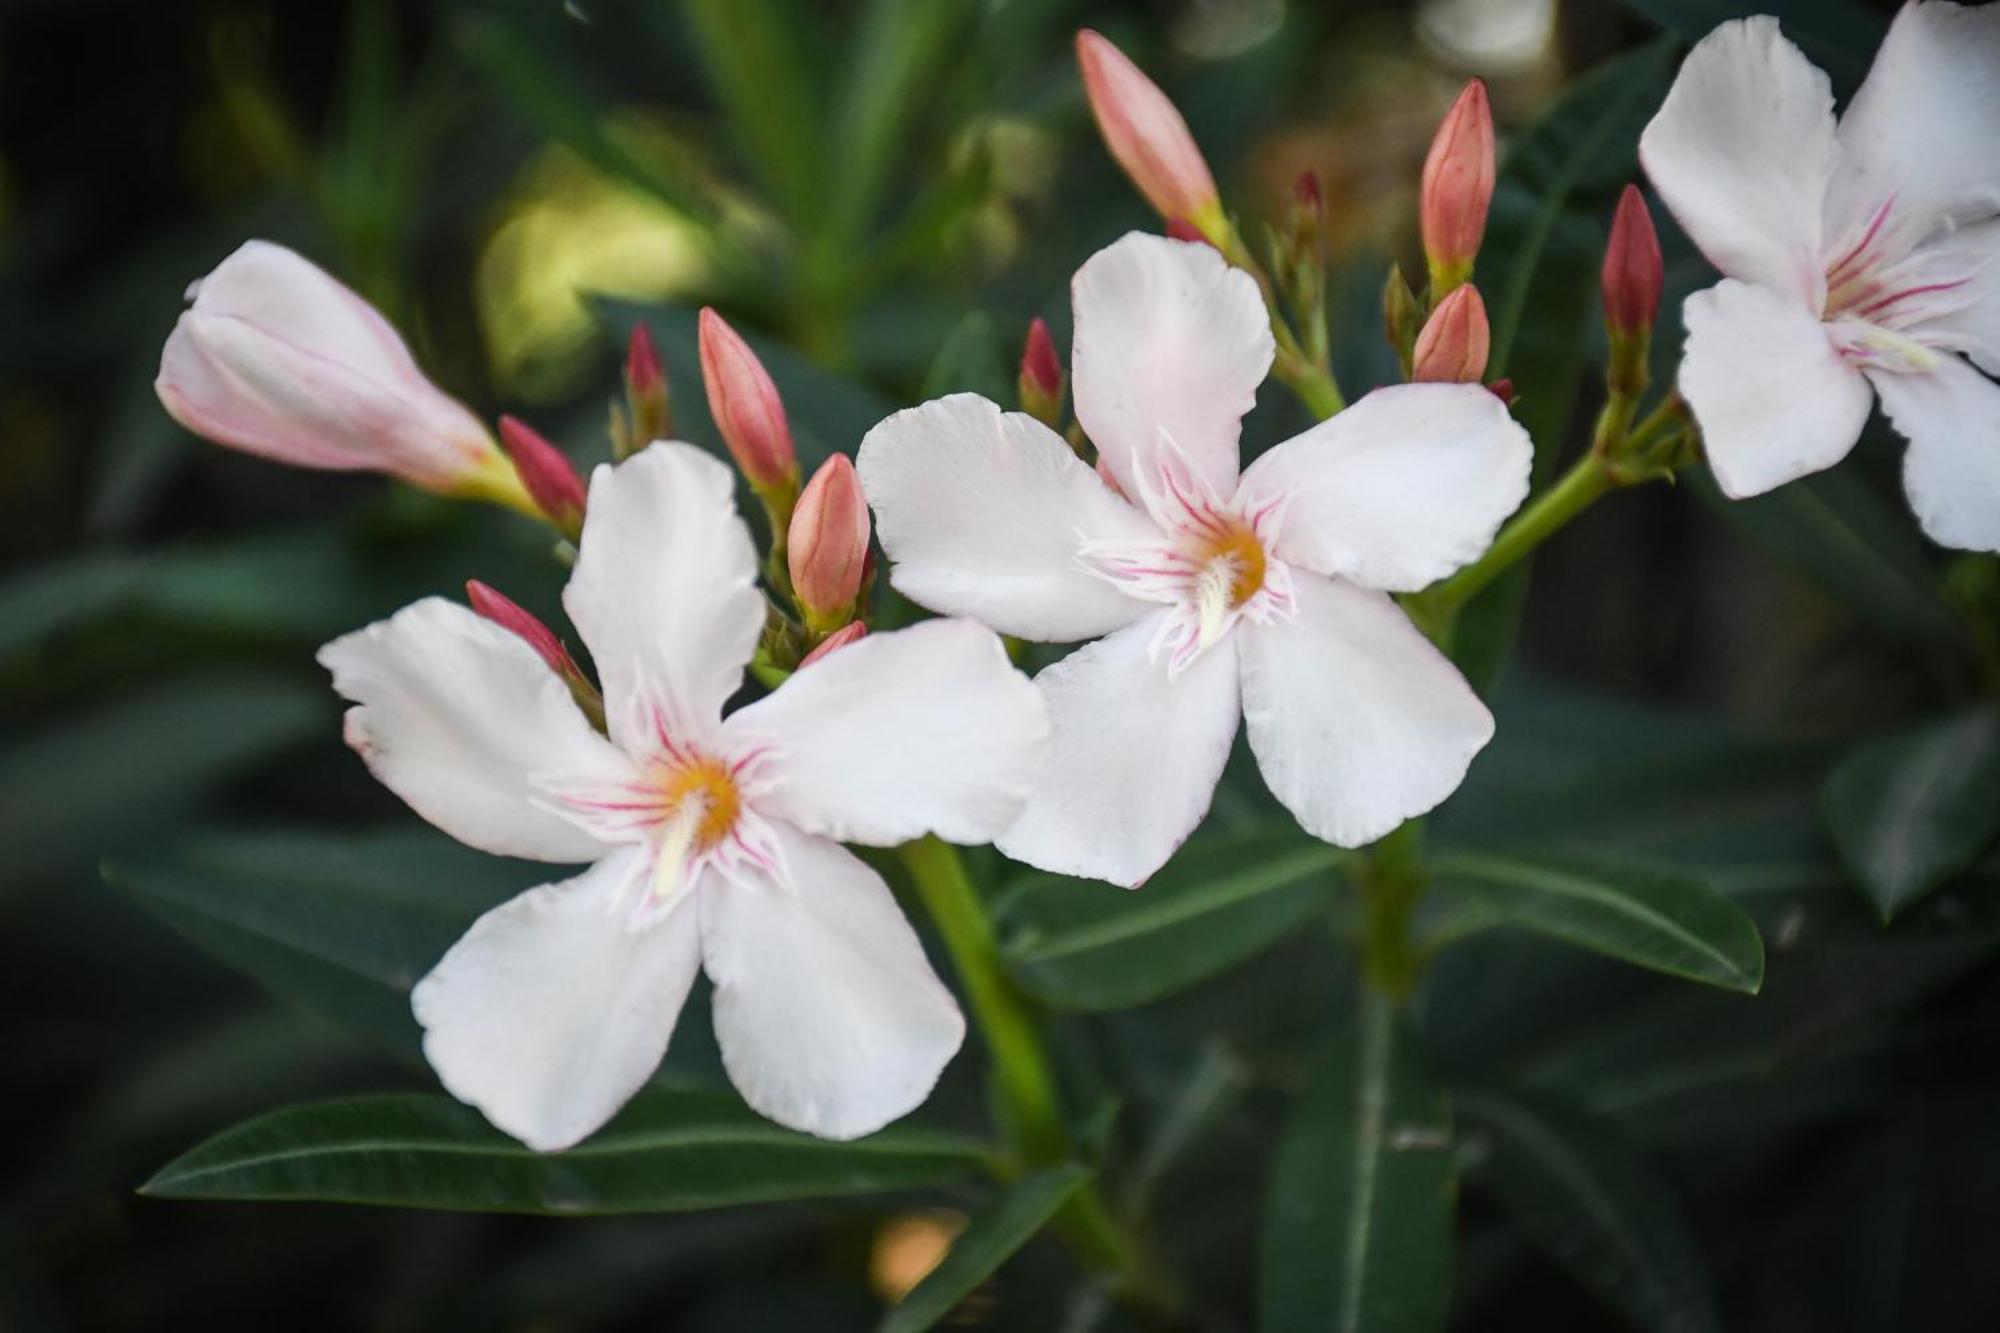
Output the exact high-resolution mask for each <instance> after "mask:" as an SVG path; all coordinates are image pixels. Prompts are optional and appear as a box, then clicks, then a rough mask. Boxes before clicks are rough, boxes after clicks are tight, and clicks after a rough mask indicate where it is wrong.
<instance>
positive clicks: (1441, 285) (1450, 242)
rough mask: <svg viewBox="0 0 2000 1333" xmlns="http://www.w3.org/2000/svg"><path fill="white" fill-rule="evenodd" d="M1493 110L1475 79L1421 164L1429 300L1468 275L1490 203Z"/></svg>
mask: <svg viewBox="0 0 2000 1333" xmlns="http://www.w3.org/2000/svg"><path fill="white" fill-rule="evenodd" d="M1493 177H1494V162H1493V108H1492V106H1491V105H1490V104H1489V103H1488V102H1487V100H1486V85H1485V84H1483V83H1481V82H1480V81H1479V80H1478V79H1474V80H1472V81H1471V82H1470V83H1468V84H1466V85H1465V91H1463V92H1461V93H1460V94H1459V95H1458V100H1457V101H1455V102H1453V103H1452V104H1451V110H1450V111H1447V112H1446V113H1445V117H1444V121H1443V123H1442V124H1440V125H1439V126H1438V131H1437V137H1435V138H1434V139H1432V140H1431V151H1430V155H1429V156H1428V157H1426V158H1425V159H1424V177H1423V188H1422V198H1421V200H1420V202H1419V219H1420V221H1421V223H1422V226H1423V233H1424V255H1425V257H1426V258H1427V259H1428V260H1429V261H1430V272H1431V300H1432V301H1433V302H1436V301H1440V300H1442V299H1443V298H1444V297H1445V296H1446V295H1447V294H1448V293H1450V292H1451V290H1452V289H1453V288H1455V287H1457V286H1458V285H1459V284H1460V283H1462V282H1464V281H1465V280H1466V279H1467V278H1469V277H1471V276H1472V263H1473V260H1474V259H1475V258H1477V257H1478V255H1479V243H1480V241H1481V240H1483V239H1484V238H1485V235H1486V209H1487V206H1488V205H1489V204H1491V203H1492V201H1493Z"/></svg>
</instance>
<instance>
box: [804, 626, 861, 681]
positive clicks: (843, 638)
mask: <svg viewBox="0 0 2000 1333" xmlns="http://www.w3.org/2000/svg"><path fill="white" fill-rule="evenodd" d="M867 633H868V627H867V626H866V625H864V624H862V623H861V622H860V621H858V620H850V621H848V622H847V623H846V624H845V625H842V626H841V627H840V628H839V629H837V630H835V631H834V632H833V633H831V634H829V635H827V636H826V637H825V638H824V639H821V640H820V643H819V647H817V648H815V649H813V650H812V651H811V652H809V653H807V654H806V655H805V656H804V657H802V658H800V659H799V670H801V671H803V670H805V669H806V668H807V667H809V666H811V665H812V664H813V663H814V662H817V661H819V659H820V658H822V657H825V656H826V655H827V654H828V653H832V652H838V651H839V650H840V649H842V648H845V647H846V646H847V645H848V644H850V643H853V642H854V641H855V640H857V639H859V638H861V637H862V636H863V635H865V634H867Z"/></svg>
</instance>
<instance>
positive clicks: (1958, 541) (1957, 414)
mask: <svg viewBox="0 0 2000 1333" xmlns="http://www.w3.org/2000/svg"><path fill="white" fill-rule="evenodd" d="M1868 378H1869V379H1870V380H1872V381H1873V382H1874V384H1875V391H1876V392H1877V393H1879V394H1881V395H1882V411H1883V412H1884V413H1885V414H1886V415H1887V416H1888V418H1889V421H1890V423H1891V424H1892V425H1894V426H1895V428H1896V429H1897V430H1898V431H1899V432H1901V434H1902V435H1903V437H1904V438H1905V439H1907V440H1909V442H1910V448H1909V452H1907V453H1905V454H1904V455H1903V489H1904V490H1906V491H1907V492H1908V493H1909V496H1910V508H1912V509H1914V510H1915V511H1916V514H1917V520H1918V521H1919V522H1920V523H1922V524H1923V527H1924V531H1925V532H1927V533H1929V534H1930V538H1931V540H1932V541H1934V542H1936V543H1938V544H1939V545H1940V546H1951V547H1955V548H1957V549H1959V550H1962V551H2000V385H1996V384H1994V383H1993V381H1991V380H1989V379H1987V378H1986V377H1985V376H1984V375H1981V374H1980V373H1979V372H1978V371H1976V370H1974V369H1973V368H1972V367H1971V366H1969V365H1967V364H1966V363H1965V362H1963V361H1961V360H1959V359H1958V358H1957V357H1955V356H1949V355H1940V356H1939V358H1938V364H1937V366H1936V368H1935V369H1933V370H1931V371H1928V372H1925V373H1921V374H1920V373H1908V374H1896V373H1894V372H1890V371H1878V372H1876V373H1874V374H1871V375H1870V376H1869V377H1868Z"/></svg>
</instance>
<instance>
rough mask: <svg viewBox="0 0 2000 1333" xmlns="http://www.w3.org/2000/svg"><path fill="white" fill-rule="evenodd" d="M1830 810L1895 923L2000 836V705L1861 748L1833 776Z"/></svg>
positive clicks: (1852, 863)
mask: <svg viewBox="0 0 2000 1333" xmlns="http://www.w3.org/2000/svg"><path fill="white" fill-rule="evenodd" d="M1825 809H1826V820H1827V827H1828V828H1829V830H1831V832H1832V834H1833V842H1834V846H1836V847H1837V848H1839V849H1840V855H1841V859H1842V860H1844V861H1845V862H1846V863H1847V865H1848V867H1849V868H1850V869H1851V870H1852V871H1853V872H1854V875H1855V878H1856V879H1858V880H1859V881H1860V882H1861V888H1862V890H1863V891H1864V892H1866V893H1867V895H1868V898H1869V901H1871V902H1873V903H1874V904H1875V910H1876V911H1877V912H1879V913H1881V916H1882V919H1883V920H1884V921H1887V920H1888V919H1889V918H1891V917H1893V916H1894V915H1896V913H1898V912H1900V911H1902V910H1903V909H1904V908H1906V907H1908V906H1909V905H1910V904H1912V903H1914V902H1916V901H1917V900H1918V899H1920V898H1922V897H1923V896H1924V895H1925V894H1927V893H1929V892H1930V891H1931V890H1932V889H1935V888H1936V887H1938V885H1940V884H1942V883H1943V882H1944V881H1945V880H1946V879H1948V878H1950V877H1951V876H1952V875H1954V874H1956V873H1957V872H1958V871H1960V870H1963V869H1965V867H1967V866H1968V865H1970V864H1972V862H1973V860H1974V859H1975V858H1976V857H1977V856H1978V855H1979V853H1980V852H1981V851H1982V850H1983V849H1984V848H1985V847H1986V846H1987V845H1988V844H1989V843H1991V842H1992V841H1993V839H1994V837H1995V835H1996V834H2000V706H1996V705H1993V704H1986V705H1983V706H1981V707H1979V708H1975V709H1972V710H1970V711H1969V712H1963V713H1959V714H1957V715H1955V716H1953V717H1948V718H1944V719H1942V720H1940V721H1936V722H1927V723H1925V724H1924V725H1922V726H1920V727H1913V728H1911V729H1909V730H1907V731H1899V732H1896V733H1894V734H1893V735H1889V736H1885V737H1882V738H1881V739H1879V740H1874V741H1870V742H1868V743H1867V744H1865V745H1862V746H1860V747H1859V748H1857V749H1856V750H1854V751H1853V753H1851V754H1850V755H1848V757H1847V758H1846V759H1845V760H1844V761H1842V763H1841V765H1840V767H1838V768H1836V769H1835V770H1834V771H1833V776H1832V777H1830V778H1829V779H1828V780H1827V784H1826V792H1825Z"/></svg>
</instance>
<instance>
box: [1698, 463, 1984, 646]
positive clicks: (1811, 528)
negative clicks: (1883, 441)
mask: <svg viewBox="0 0 2000 1333" xmlns="http://www.w3.org/2000/svg"><path fill="white" fill-rule="evenodd" d="M1685 475H1686V476H1687V477H1688V478H1689V480H1690V481H1691V482H1692V484H1693V486H1694V489H1695V494H1697V495H1699V496H1700V497H1701V498H1702V499H1703V501H1704V502H1706V503H1707V504H1708V505H1709V506H1710V508H1712V509H1714V510H1715V511H1716V512H1717V513H1719V514H1721V515H1722V517H1723V518H1725V519H1727V520H1728V521H1729V523H1730V524H1731V525H1732V526H1734V527H1735V528H1737V529H1738V530H1739V531H1741V532H1742V533H1743V534H1744V536H1746V537H1748V538H1749V539H1750V541H1751V542H1752V543H1754V544H1755V545H1756V546H1758V547H1759V548H1760V549H1762V550H1763V551H1764V552H1765V553H1767V554H1768V555H1770V556H1771V557H1772V558H1774V559H1776V560H1778V561H1779V562H1781V563H1782V564H1785V565H1787V566H1789V567H1790V568H1791V569H1792V570H1793V571H1795V572H1796V573H1798V574H1799V575H1801V576H1802V577H1804V578H1806V579H1807V580H1809V581H1810V582H1812V583H1813V584H1814V585H1815V586H1817V587H1818V588H1819V589H1820V591H1822V592H1824V593H1825V594H1826V595H1827V596H1829V597H1831V598H1832V599H1833V600H1834V601H1835V602H1837V603H1839V604H1840V605H1842V606H1845V607H1847V608H1849V609H1850V610H1852V611H1853V612H1854V613H1855V614H1856V615H1857V616H1859V617H1861V618H1862V619H1863V620H1864V621H1866V622H1867V623H1868V624H1870V625H1872V626H1874V627H1875V628H1876V629H1877V630H1879V631H1881V632H1882V633H1884V634H1885V635H1887V636H1889V637H1891V638H1892V639H1909V638H1915V639H1919V640H1921V641H1923V642H1926V643H1932V644H1938V645H1951V646H1953V647H1962V646H1963V644H1964V633H1963V630H1962V629H1961V628H1960V627H1959V625H1958V623H1957V622H1956V621H1955V620H1954V618H1953V616H1952V614H1951V611H1950V609H1949V608H1947V607H1946V605H1945V603H1944V600H1943V599H1942V598H1941V597H1940V596H1939V595H1938V584H1937V579H1936V577H1935V576H1934V575H1933V574H1932V572H1931V568H1930V565H1929V563H1928V561H1927V560H1926V559H1925V557H1924V551H1923V541H1922V539H1921V538H1920V537H1919V536H1918V535H1917V529H1916V527H1915V525H1913V524H1912V523H1911V522H1910V520H1909V516H1908V515H1907V514H1904V513H1899V512H1897V511H1896V510H1894V509H1892V508H1890V507H1889V506H1888V505H1887V504H1885V503H1883V501H1882V500H1881V498H1880V497H1879V496H1877V495H1876V494H1875V493H1874V492H1873V491H1872V490H1870V489H1869V487H1868V485H1867V483H1866V482H1864V481H1863V480H1862V479H1861V478H1860V476H1858V475H1857V474H1856V473H1855V471H1854V469H1852V468H1837V469H1835V470H1833V471H1830V472H1821V473H1818V474H1816V475H1814V476H1810V477H1803V478H1800V479H1799V480H1798V481H1795V482H1792V483H1790V484H1789V485H1786V486H1780V487H1779V488H1778V489H1777V490H1775V491H1772V492H1770V493H1769V494H1767V495H1759V496H1755V497H1753V498H1751V499H1748V500H1731V499H1728V498H1726V497H1724V496H1723V495H1722V493H1721V491H1720V490H1719V489H1717V487H1716V485H1715V481H1714V479H1713V478H1712V477H1710V476H1709V475H1708V471H1707V469H1705V468H1693V469H1690V470H1689V472H1688V473H1687V474H1685Z"/></svg>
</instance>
